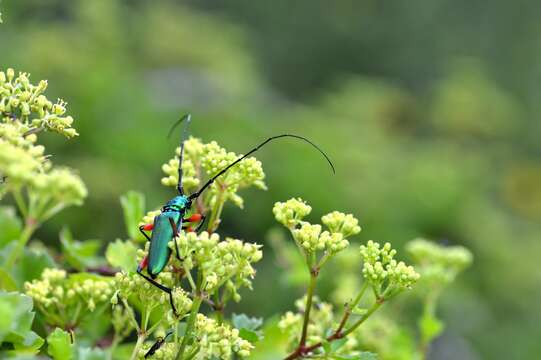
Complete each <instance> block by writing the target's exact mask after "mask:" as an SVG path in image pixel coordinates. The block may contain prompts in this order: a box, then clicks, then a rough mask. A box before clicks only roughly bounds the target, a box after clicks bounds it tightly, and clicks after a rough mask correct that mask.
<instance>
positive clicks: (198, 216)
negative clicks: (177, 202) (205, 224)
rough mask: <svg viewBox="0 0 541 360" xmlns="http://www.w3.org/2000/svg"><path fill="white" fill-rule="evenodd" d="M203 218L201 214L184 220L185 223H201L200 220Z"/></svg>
mask: <svg viewBox="0 0 541 360" xmlns="http://www.w3.org/2000/svg"><path fill="white" fill-rule="evenodd" d="M202 217H203V216H202V215H201V214H193V215H192V216H190V217H189V218H188V219H186V221H187V222H199V221H201V218H202Z"/></svg>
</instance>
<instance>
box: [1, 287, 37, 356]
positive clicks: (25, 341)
mask: <svg viewBox="0 0 541 360" xmlns="http://www.w3.org/2000/svg"><path fill="white" fill-rule="evenodd" d="M6 308H7V309H9V315H6V316H5V318H4V316H2V324H3V326H2V327H1V328H2V331H1V333H3V335H2V339H0V340H1V342H3V343H8V344H11V346H12V347H13V348H14V349H15V350H23V351H26V352H30V353H37V352H38V350H39V348H40V347H41V346H42V345H43V339H42V338H40V337H39V336H38V335H37V334H36V333H34V332H33V331H32V323H33V321H34V315H35V314H34V312H33V311H32V299H31V298H30V297H28V296H26V295H23V294H19V293H16V292H11V293H8V292H3V291H0V309H3V310H1V311H2V312H5V310H6Z"/></svg>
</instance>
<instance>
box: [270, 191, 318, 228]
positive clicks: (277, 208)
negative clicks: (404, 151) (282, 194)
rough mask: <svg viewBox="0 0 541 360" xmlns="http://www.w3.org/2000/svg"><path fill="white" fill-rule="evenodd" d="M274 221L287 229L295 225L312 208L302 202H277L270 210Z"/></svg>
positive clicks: (296, 200)
mask: <svg viewBox="0 0 541 360" xmlns="http://www.w3.org/2000/svg"><path fill="white" fill-rule="evenodd" d="M272 212H273V214H274V217H275V218H276V221H278V222H279V223H281V224H282V225H284V226H285V227H288V228H294V227H296V226H297V224H298V223H299V222H300V221H301V220H302V219H304V217H306V216H307V215H309V214H310V213H311V212H312V207H311V206H310V205H308V204H307V203H306V202H305V201H304V200H302V199H300V198H298V199H295V198H293V199H289V200H287V201H286V202H277V203H276V204H274V207H273V209H272Z"/></svg>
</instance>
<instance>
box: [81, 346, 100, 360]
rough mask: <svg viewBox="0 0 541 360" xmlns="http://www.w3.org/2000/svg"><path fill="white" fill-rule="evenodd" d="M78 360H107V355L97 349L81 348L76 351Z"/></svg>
mask: <svg viewBox="0 0 541 360" xmlns="http://www.w3.org/2000/svg"><path fill="white" fill-rule="evenodd" d="M75 359H76V360H106V359H107V354H106V353H105V351H103V350H101V349H96V348H93V349H91V348H88V347H79V348H77V351H76V356H75Z"/></svg>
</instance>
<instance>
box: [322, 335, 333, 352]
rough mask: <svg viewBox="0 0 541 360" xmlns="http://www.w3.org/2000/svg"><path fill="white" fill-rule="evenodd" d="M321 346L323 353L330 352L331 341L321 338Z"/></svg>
mask: <svg viewBox="0 0 541 360" xmlns="http://www.w3.org/2000/svg"><path fill="white" fill-rule="evenodd" d="M321 346H322V347H323V351H325V354H330V353H331V343H330V342H328V341H327V340H326V339H323V341H322V342H321Z"/></svg>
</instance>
